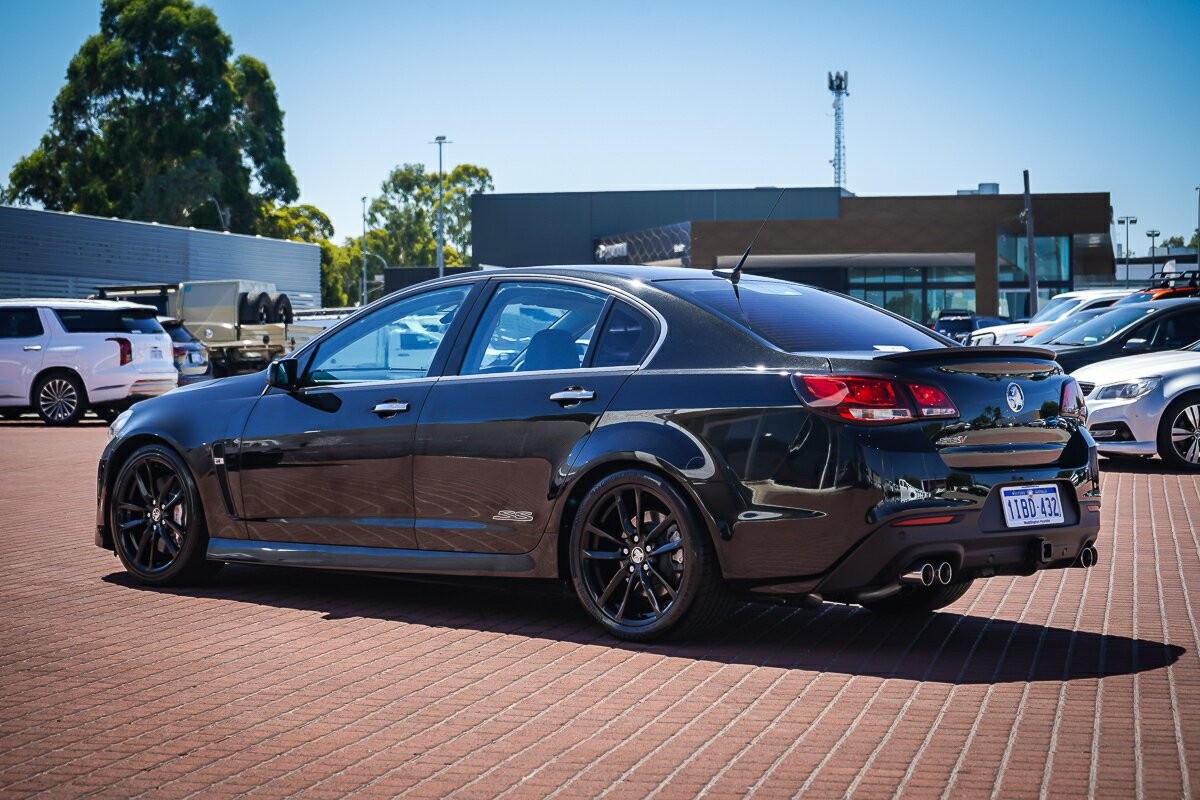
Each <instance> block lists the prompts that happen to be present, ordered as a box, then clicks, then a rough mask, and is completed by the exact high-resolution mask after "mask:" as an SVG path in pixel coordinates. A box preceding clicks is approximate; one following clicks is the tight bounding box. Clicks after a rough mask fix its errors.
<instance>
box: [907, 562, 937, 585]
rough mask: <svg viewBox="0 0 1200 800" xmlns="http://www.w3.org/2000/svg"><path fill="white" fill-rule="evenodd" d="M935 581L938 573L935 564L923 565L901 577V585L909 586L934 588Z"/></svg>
mask: <svg viewBox="0 0 1200 800" xmlns="http://www.w3.org/2000/svg"><path fill="white" fill-rule="evenodd" d="M935 580H937V571H936V570H935V569H934V567H933V564H922V565H921V566H919V567H915V568H914V569H910V570H909V571H908V572H906V573H904V574H903V575H901V576H900V583H901V584H904V585H908V586H933V582H934V581H935Z"/></svg>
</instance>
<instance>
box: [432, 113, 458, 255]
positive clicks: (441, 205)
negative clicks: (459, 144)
mask: <svg viewBox="0 0 1200 800" xmlns="http://www.w3.org/2000/svg"><path fill="white" fill-rule="evenodd" d="M430 144H436V145H437V147H438V240H437V268H438V277H439V278H440V277H442V276H443V275H444V274H445V272H446V267H445V263H446V262H445V258H444V257H443V249H444V248H445V246H446V238H445V237H446V233H445V232H446V209H445V202H444V200H445V197H444V195H445V191H446V176H445V175H443V174H442V146H443V145H447V144H454V142H451V141H449V140H447V139H446V137H445V136H435V137H434V138H433V141H432V142H430Z"/></svg>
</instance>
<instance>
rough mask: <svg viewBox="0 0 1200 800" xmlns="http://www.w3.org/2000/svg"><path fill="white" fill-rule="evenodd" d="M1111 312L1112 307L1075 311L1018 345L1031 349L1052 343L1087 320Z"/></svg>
mask: <svg viewBox="0 0 1200 800" xmlns="http://www.w3.org/2000/svg"><path fill="white" fill-rule="evenodd" d="M1111 310H1112V306H1101V307H1100V308H1089V309H1087V310H1086V311H1077V312H1076V313H1074V314H1071V315H1069V316H1066V317H1063V318H1062V319H1060V320H1059V321H1058V322H1055V323H1052V324H1051V325H1049V326H1048V327H1047V328H1045V329H1044V330H1042V331H1040V332H1039V333H1035V334H1034V335H1033V336H1030V337H1029V338H1028V339H1026V340H1025V341H1023V342H1021V343H1020V344H1027V345H1030V346H1032V347H1040V346H1042V345H1044V344H1048V343H1049V342H1052V341H1054V340H1055V339H1057V338H1058V337H1059V336H1061V335H1063V334H1064V333H1066V332H1067V331H1069V330H1071V329H1073V328H1078V327H1079V326H1080V325H1082V324H1083V323H1085V322H1087V321H1088V320H1093V319H1095V318H1096V317H1098V316H1100V315H1101V314H1107V313H1108V312H1109V311H1111Z"/></svg>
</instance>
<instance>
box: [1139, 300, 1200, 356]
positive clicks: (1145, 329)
mask: <svg viewBox="0 0 1200 800" xmlns="http://www.w3.org/2000/svg"><path fill="white" fill-rule="evenodd" d="M1137 339H1142V340H1144V342H1145V344H1146V346H1148V347H1149V348H1150V349H1152V350H1182V349H1183V348H1185V347H1187V346H1188V345H1189V344H1191V343H1192V342H1194V341H1196V340H1197V339H1200V309H1194V310H1192V311H1190V312H1184V313H1182V314H1174V315H1172V316H1169V317H1168V316H1165V315H1159V316H1158V317H1157V318H1156V319H1154V320H1153V321H1151V322H1149V323H1147V324H1146V325H1143V326H1141V327H1140V328H1138V329H1137V330H1135V331H1134V332H1133V335H1132V336H1131V337H1130V339H1129V341H1131V342H1132V341H1135V340H1137Z"/></svg>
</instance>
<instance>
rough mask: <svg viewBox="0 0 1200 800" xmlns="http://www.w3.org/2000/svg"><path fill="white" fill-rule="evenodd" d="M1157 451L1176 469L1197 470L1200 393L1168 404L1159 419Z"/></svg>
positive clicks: (1199, 460) (1199, 463)
mask: <svg viewBox="0 0 1200 800" xmlns="http://www.w3.org/2000/svg"><path fill="white" fill-rule="evenodd" d="M1158 454H1159V456H1161V457H1162V460H1163V461H1165V462H1166V463H1167V464H1169V465H1170V466H1172V467H1175V468H1176V469H1186V470H1190V471H1194V470H1200V394H1190V395H1186V396H1184V397H1181V398H1179V399H1178V400H1176V401H1175V402H1173V403H1171V405H1169V406H1167V410H1166V413H1164V414H1163V415H1162V421H1161V422H1159V423H1158Z"/></svg>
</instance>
